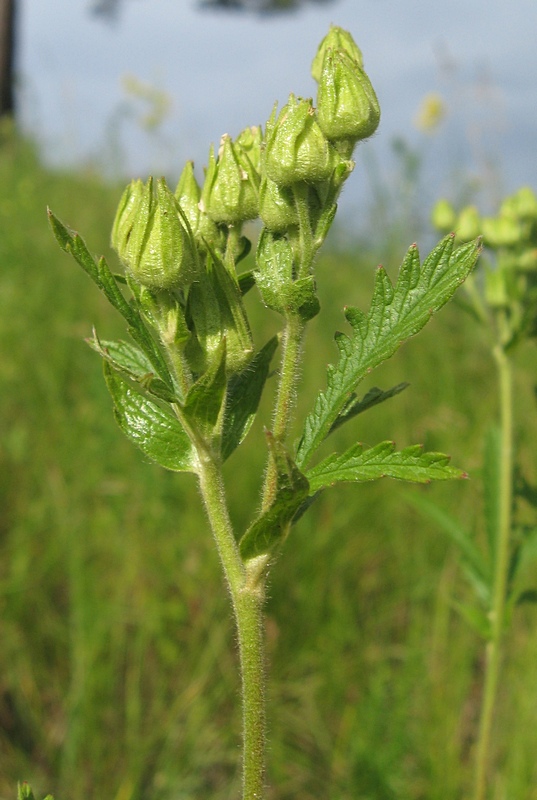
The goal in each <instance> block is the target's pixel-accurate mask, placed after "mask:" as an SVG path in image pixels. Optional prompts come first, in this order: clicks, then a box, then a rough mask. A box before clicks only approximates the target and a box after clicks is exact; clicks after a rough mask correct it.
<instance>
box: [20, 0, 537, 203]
mask: <svg viewBox="0 0 537 800" xmlns="http://www.w3.org/2000/svg"><path fill="white" fill-rule="evenodd" d="M88 9H89V0H47V2H43V0H23V5H22V14H21V19H20V35H19V40H20V49H19V65H20V66H19V71H20V75H19V85H20V102H21V106H22V118H23V121H24V125H25V127H26V128H27V129H28V130H30V131H32V132H33V133H35V134H37V135H38V136H39V140H40V142H41V144H42V148H43V152H44V154H45V155H46V158H47V159H48V160H49V161H50V162H51V163H53V164H61V163H66V162H67V163H69V164H71V163H88V162H90V163H94V164H96V165H97V166H99V167H102V168H106V169H107V170H109V171H111V172H113V173H115V174H122V175H126V176H129V177H130V176H131V175H144V174H147V173H148V172H154V173H164V174H166V175H167V176H169V178H170V180H171V181H172V182H173V181H174V180H175V179H176V178H177V177H178V175H179V172H180V171H181V168H182V164H183V163H184V161H185V160H186V159H189V158H191V159H194V161H195V162H196V166H197V168H198V170H199V171H200V174H201V167H202V166H203V165H204V164H205V163H206V159H207V152H208V146H209V144H210V143H211V142H217V141H218V139H219V137H220V135H221V134H222V133H224V132H228V133H230V134H231V135H235V134H237V133H238V132H239V131H240V130H241V129H242V128H243V127H246V125H250V124H256V123H264V121H265V120H266V119H267V117H268V115H269V114H270V111H271V108H272V105H273V102H274V101H275V100H278V101H279V102H280V103H284V102H285V101H286V99H287V96H288V94H289V92H290V91H293V92H295V93H296V94H301V95H303V96H309V95H311V94H312V93H314V83H313V80H312V79H311V77H310V76H309V65H310V61H311V58H312V56H313V55H314V53H315V50H316V46H317V44H318V42H319V41H320V39H321V38H322V37H323V35H324V34H325V32H326V31H327V29H328V26H329V24H330V22H334V23H336V24H338V25H341V26H343V27H345V28H347V29H348V30H350V31H351V32H352V33H353V35H354V36H355V38H356V40H357V41H358V43H359V45H360V47H361V48H362V50H363V52H364V58H365V66H366V70H367V72H368V73H369V75H370V77H371V80H372V82H373V85H374V86H375V88H376V90H377V94H378V96H379V100H380V103H381V108H382V120H381V126H380V128H379V131H378V132H377V134H376V135H375V137H374V138H373V139H372V140H371V141H369V142H366V143H364V144H362V145H361V147H360V152H359V153H358V157H357V169H356V172H355V175H354V176H353V177H352V178H351V181H352V183H351V184H350V186H349V189H348V190H347V192H346V194H345V197H344V198H343V201H342V202H343V205H344V207H346V208H347V210H348V211H349V210H354V209H356V208H357V207H359V206H360V204H361V202H362V200H363V195H364V193H365V192H366V191H369V189H368V180H369V179H368V178H367V177H366V175H367V174H370V173H371V164H372V162H373V161H374V162H375V163H378V164H380V165H382V166H381V168H380V174H381V177H380V179H378V180H379V182H380V183H386V185H389V184H390V182H391V181H393V182H397V180H398V179H397V174H398V172H397V170H398V168H397V162H396V159H394V157H393V153H392V149H391V143H392V141H393V139H394V137H402V138H403V139H404V140H405V141H406V142H407V143H408V144H409V145H410V146H411V147H415V148H417V149H419V150H420V152H422V153H423V154H424V156H423V158H424V164H423V175H422V180H423V185H424V202H429V199H432V198H434V196H436V195H437V194H438V193H439V192H448V193H450V194H452V195H453V194H456V193H457V192H458V191H459V190H461V185H458V182H457V180H456V179H454V177H453V176H454V174H455V173H456V172H457V170H458V169H459V168H462V169H464V171H465V175H466V179H467V176H468V175H470V176H472V177H474V178H475V180H476V181H477V182H478V183H479V185H480V186H481V187H482V188H483V191H484V195H485V196H488V198H489V200H490V201H491V202H492V201H493V200H494V199H495V198H496V196H497V195H499V194H500V193H501V192H502V191H510V190H513V189H515V188H516V187H517V186H519V185H521V184H522V183H526V184H527V183H529V184H530V185H532V186H533V187H534V188H536V189H537V154H536V150H537V147H536V144H537V80H536V78H537V47H536V37H537V2H536V0H454V2H447V1H446V2H438V3H434V2H431V0H335V1H334V2H332V3H330V2H328V3H324V4H315V3H312V4H311V5H310V4H307V5H306V6H305V7H304V9H303V10H302V11H300V12H299V13H295V14H291V15H281V16H270V17H266V16H265V17H260V16H253V15H245V14H241V13H229V12H228V13H225V12H220V13H217V12H214V11H212V12H209V11H204V12H202V11H200V10H199V9H198V8H197V6H196V3H195V2H194V0H123V6H122V11H121V13H120V16H119V19H118V21H117V23H115V24H107V23H106V22H104V21H103V20H101V19H98V18H96V17H94V16H92V15H91V14H90V13H89V10H88ZM125 75H133V76H135V77H136V78H137V79H138V80H140V81H144V82H147V83H150V84H152V85H153V86H155V87H157V88H158V89H159V90H161V91H164V92H165V93H166V95H167V97H168V98H169V100H170V102H171V108H170V110H169V112H168V114H167V116H166V117H165V120H164V122H163V123H162V125H160V126H159V127H158V129H157V130H156V131H153V132H147V131H146V130H145V129H144V127H143V122H142V121H141V117H142V116H143V112H144V110H145V106H144V103H143V101H141V100H140V99H136V98H133V97H132V96H129V95H128V94H127V93H126V92H125V90H124V88H123V86H122V79H123V78H124V76H125ZM432 91H435V92H440V94H441V95H442V96H443V98H444V100H445V103H446V107H447V112H448V113H447V117H446V119H445V121H444V122H443V123H442V125H441V126H440V127H439V128H438V130H437V131H436V132H435V133H434V134H433V135H426V134H424V133H423V132H420V131H419V130H418V129H417V128H416V126H415V122H414V120H415V116H416V113H417V110H418V107H419V106H420V103H421V101H422V99H423V97H424V96H425V95H426V94H427V93H428V92H432ZM459 184H460V181H459Z"/></svg>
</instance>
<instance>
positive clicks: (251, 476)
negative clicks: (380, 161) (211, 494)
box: [0, 128, 537, 800]
mask: <svg viewBox="0 0 537 800" xmlns="http://www.w3.org/2000/svg"><path fill="white" fill-rule="evenodd" d="M119 195H120V187H116V186H110V185H108V184H107V183H105V182H104V181H103V180H102V179H100V178H99V177H98V176H96V175H91V174H82V173H81V174H73V173H65V174H62V173H57V172H56V173H54V172H50V171H48V170H46V169H45V168H43V167H42V166H41V164H40V162H39V158H38V156H37V153H36V151H35V149H34V147H33V146H32V144H31V143H29V142H26V141H23V140H20V139H18V138H17V137H16V136H14V135H13V134H12V132H10V131H9V130H8V129H7V128H6V129H2V131H1V132H0V220H1V231H2V233H1V239H0V351H1V356H0V386H1V391H0V432H1V433H0V435H1V439H0V508H1V516H0V798H2V800H8V798H12V797H13V796H14V792H15V785H16V781H17V780H19V779H26V780H29V781H31V782H32V783H33V785H34V788H35V789H36V790H37V791H39V792H43V793H44V792H45V791H50V792H53V793H54V794H55V796H56V798H57V800H83V798H90V797H91V798H104V797H106V798H108V800H150V799H151V800H153V799H154V798H157V797H158V798H159V800H194V798H196V799H198V798H201V797H203V798H211V800H219V799H221V800H228V799H229V798H230V797H233V796H237V795H238V785H237V761H238V757H239V750H238V741H239V735H240V712H239V708H238V678H237V672H236V667H237V663H236V662H237V659H236V653H235V648H234V640H233V630H232V624H231V614H230V609H229V606H228V602H227V598H226V596H225V592H224V591H223V587H222V580H221V576H220V571H219V565H218V562H217V558H216V554H215V552H214V549H213V547H212V542H211V539H210V536H209V534H208V532H207V529H206V525H205V520H204V517H203V513H202V511H201V508H200V502H199V497H198V493H197V490H196V487H195V484H194V481H193V479H191V478H189V477H183V476H176V475H173V474H171V473H166V472H165V471H163V470H161V469H159V468H157V467H155V466H153V465H151V464H149V463H147V462H146V461H145V460H144V458H143V456H142V455H141V453H139V452H138V451H135V450H134V449H133V448H132V446H131V445H130V444H129V443H128V442H127V440H126V439H125V438H124V437H123V436H122V435H121V433H120V431H119V429H118V428H117V426H116V424H115V422H114V420H113V417H112V412H111V402H110V400H109V398H108V396H107V393H106V390H105V387H104V383H103V380H102V374H101V365H100V363H99V359H98V358H96V356H95V354H94V353H92V352H91V351H90V349H89V348H88V347H87V346H86V345H85V344H84V342H83V338H84V337H85V336H88V335H89V334H90V333H91V328H92V325H95V326H96V327H97V329H98V330H99V332H100V333H101V334H102V335H103V336H106V337H112V336H122V335H124V334H123V330H122V326H121V323H120V321H119V320H118V319H117V317H116V316H114V313H113V312H112V311H111V310H110V309H109V307H108V306H107V305H106V303H105V302H104V301H103V300H102V298H101V297H100V296H99V293H98V292H97V290H96V289H95V288H94V287H93V285H92V284H91V283H90V281H89V280H88V279H87V277H86V276H85V275H84V274H83V273H82V272H81V270H79V269H78V267H76V265H75V264H74V262H71V261H70V260H69V259H68V257H67V256H65V254H63V253H62V252H61V251H60V250H59V249H58V247H57V245H56V243H55V241H54V240H53V237H52V236H51V234H50V231H49V229H48V226H47V223H46V214H45V209H46V206H47V204H48V205H50V206H51V208H52V209H53V210H54V212H55V213H56V214H57V215H58V216H59V217H60V219H62V220H63V221H65V222H66V223H67V224H69V225H70V226H71V227H73V228H75V229H77V230H79V231H80V232H81V233H82V234H83V235H84V237H85V239H86V241H87V242H88V244H89V246H90V249H91V250H92V251H94V252H96V253H105V254H106V255H110V251H109V245H108V235H109V229H110V225H111V221H112V219H113V215H114V211H115V205H116V203H117V201H118V198H119ZM412 238H413V235H412V232H410V233H409V239H408V242H406V243H400V242H393V244H392V246H390V248H387V247H386V243H385V242H384V252H387V251H389V252H392V251H396V250H399V253H400V258H402V256H403V253H404V250H405V248H406V245H407V244H409V243H410V242H411V241H412ZM398 245H399V246H398ZM111 259H112V260H113V255H111ZM386 266H388V267H389V269H390V270H391V272H392V275H395V274H396V269H397V266H398V265H397V264H396V263H393V264H387V265H386ZM374 267H375V255H374V252H370V251H368V248H367V247H363V248H361V249H360V251H359V252H350V251H349V250H346V251H345V252H341V251H338V249H337V236H334V237H333V238H332V249H331V250H329V252H328V254H327V255H326V256H324V258H323V259H321V262H320V263H319V267H318V282H319V291H320V296H321V303H322V307H323V312H322V314H321V316H320V317H319V318H317V319H316V320H314V321H313V323H312V325H311V332H310V336H309V339H308V343H307V349H306V360H305V369H304V376H303V389H302V390H301V392H300V396H299V408H300V410H301V411H307V410H308V409H309V407H310V406H311V403H312V401H313V397H314V393H315V392H316V391H317V390H318V389H319V388H320V387H321V386H322V385H324V380H325V364H327V363H328V362H329V361H331V360H333V359H334V358H335V353H336V350H335V346H334V343H333V332H334V330H335V329H337V328H341V327H343V326H344V324H345V323H344V318H343V315H342V313H341V308H342V306H343V305H345V304H349V303H350V304H356V305H360V306H363V307H365V306H366V305H367V303H368V301H369V297H370V292H371V287H372V283H373V276H374ZM251 295H252V296H251V297H249V298H248V303H249V305H250V307H251V309H252V314H253V317H254V326H255V330H256V336H257V341H258V343H261V342H262V341H263V337H265V336H267V335H269V333H270V332H271V331H272V330H274V329H275V328H276V325H277V320H276V318H275V317H268V318H265V316H264V314H261V313H260V312H259V308H258V304H257V299H256V297H255V295H254V292H252V293H251ZM532 355H534V354H532V353H531V352H530V351H528V352H523V353H521V354H520V357H519V364H520V369H519V372H518V375H519V379H518V385H517V393H516V402H517V414H518V419H519V420H520V421H521V425H520V428H519V430H518V431H517V433H518V443H519V445H520V447H521V453H522V457H523V458H524V459H525V460H526V461H527V463H528V464H529V465H531V463H532V460H533V477H534V478H535V465H534V446H532V442H533V441H535V438H534V437H535V434H536V432H537V430H536V429H537V425H536V422H535V418H536V415H535V407H534V398H533V397H532V379H534V376H535V366H534V363H535V362H534V361H533V362H532ZM403 380H409V381H410V383H411V386H410V388H409V389H407V390H406V391H405V392H404V393H403V394H401V395H399V396H398V397H396V398H394V399H393V400H391V401H389V402H387V403H386V404H384V405H382V406H381V407H379V408H376V409H374V410H372V411H370V412H368V414H367V415H364V417H359V418H358V419H357V420H356V421H355V423H354V424H352V425H349V426H346V427H344V428H342V429H341V430H340V432H338V434H337V438H338V444H339V445H344V444H345V443H347V444H348V443H350V442H351V441H352V440H356V439H359V440H362V441H364V442H365V443H367V444H374V443H376V442H377V441H380V440H382V439H386V438H393V439H395V440H396V441H397V444H398V445H400V446H404V445H407V444H412V443H414V442H423V443H424V444H425V445H426V447H427V448H429V449H442V450H445V451H446V452H450V453H451V454H452V455H453V460H454V463H456V464H457V465H459V466H462V467H464V468H465V469H467V470H468V471H469V472H470V475H471V480H470V481H465V482H460V483H456V484H449V485H439V486H431V487H425V488H423V487H410V488H409V487H407V486H403V485H400V484H396V483H389V482H379V483H377V484H372V485H363V486H358V487H353V486H348V487H347V486H344V487H341V488H338V489H336V490H334V491H332V492H331V493H326V494H325V495H324V496H322V497H321V499H320V500H319V501H318V502H317V504H316V505H315V506H314V507H313V508H312V509H311V511H310V512H308V514H307V515H306V516H305V517H304V518H303V519H302V520H301V521H300V523H299V524H298V525H297V527H296V529H295V530H294V532H293V535H292V536H291V537H290V539H289V541H288V543H287V545H286V548H285V552H284V554H283V557H282V558H281V560H280V562H279V563H278V564H277V565H276V566H275V568H274V570H273V574H272V577H271V581H270V596H269V600H268V604H267V638H268V662H269V674H270V679H269V686H268V695H269V730H270V751H269V759H270V764H269V781H270V784H271V786H272V787H273V788H272V789H271V791H270V793H269V798H270V800H291V798H293V799H296V798H300V800H359V799H360V798H364V799H365V798H367V799H368V800H369V799H370V800H392V798H401V800H407V799H408V800H420V799H421V798H423V799H424V800H425V798H427V800H456V798H461V797H462V796H465V795H467V793H468V787H469V782H470V779H471V767H472V744H473V738H474V735H475V725H476V718H477V711H478V703H479V680H480V674H481V668H482V663H481V659H482V647H481V644H480V642H478V641H477V640H476V638H475V637H474V635H473V634H472V633H471V632H470V631H469V630H467V628H466V627H465V625H464V623H463V622H461V621H460V620H459V618H458V617H457V616H456V614H455V613H454V611H453V610H452V606H451V601H452V599H453V598H454V597H455V596H457V597H461V596H464V592H465V587H464V583H463V582H462V580H461V579H460V573H459V570H458V565H457V563H456V556H455V554H454V552H453V551H452V550H451V548H450V547H449V545H448V544H447V543H446V542H445V540H444V539H443V538H442V536H441V534H440V533H439V532H438V531H435V530H434V529H433V528H432V527H431V525H430V524H429V523H428V522H427V521H425V520H424V519H423V518H420V517H419V516H418V515H417V513H416V512H415V511H414V510H413V508H412V506H411V504H410V503H409V502H408V500H407V498H408V494H409V492H410V493H412V492H424V493H426V494H427V495H428V496H429V497H431V498H433V499H435V501H436V502H438V503H439V504H440V505H442V506H443V507H444V508H446V509H448V510H450V511H451V512H452V513H456V514H457V515H459V516H460V517H461V518H463V519H466V520H467V524H468V525H473V526H475V527H476V529H477V530H478V535H479V530H480V513H481V490H480V482H479V475H478V473H479V467H480V463H481V451H482V441H483V435H484V432H485V430H486V428H487V426H488V424H489V422H490V420H491V418H492V417H493V416H494V414H495V412H496V403H495V397H494V391H495V388H494V373H493V367H492V363H491V360H490V358H489V357H488V352H487V343H486V341H485V340H484V339H483V338H482V334H481V333H480V332H479V331H478V330H477V329H476V327H475V326H474V324H473V323H472V322H471V320H469V319H468V318H467V317H466V316H465V314H464V313H463V311H462V310H461V309H460V308H458V307H457V305H456V304H455V303H452V304H451V305H450V306H449V307H448V308H447V309H444V310H443V311H442V312H441V313H440V315H439V316H438V317H437V318H435V319H434V320H433V321H432V322H431V323H430V325H429V326H428V328H427V329H426V330H425V331H424V332H423V333H422V334H421V335H420V336H419V337H418V338H417V339H416V340H414V341H412V342H411V343H409V344H407V345H406V346H405V347H404V348H403V349H402V350H401V351H400V353H399V354H398V355H397V356H396V358H395V359H394V360H393V361H392V362H391V363H389V364H387V365H385V366H383V367H382V368H381V369H379V370H378V371H377V372H376V373H375V374H374V375H373V376H372V378H371V382H370V383H369V384H368V385H364V386H363V387H362V389H363V391H365V390H366V389H367V388H368V386H372V385H380V386H382V387H383V388H388V387H389V386H391V385H394V384H395V383H398V382H400V381H403ZM269 400H270V398H267V400H266V401H265V403H264V405H263V408H262V412H263V413H262V414H261V415H260V416H261V417H264V419H260V420H259V421H258V422H256V425H255V426H254V429H253V430H252V432H251V434H250V436H249V439H248V440H247V442H246V443H245V445H244V460H243V461H241V456H234V457H233V458H232V459H230V463H229V466H228V470H227V481H228V485H229V489H230V502H231V508H232V513H233V516H234V519H235V520H236V521H237V525H238V528H239V529H240V528H241V527H244V525H245V524H246V523H247V521H248V519H249V516H250V514H251V513H252V509H253V508H255V505H256V503H257V496H256V491H257V488H258V482H259V478H258V476H259V474H260V471H261V470H262V466H263V461H264V456H263V447H262V446H260V436H261V433H262V424H263V423H265V424H267V423H268V420H269V417H268V416H267V415H268V414H269V413H270V412H269V408H270V404H269ZM335 438H336V437H334V441H333V442H332V443H331V444H332V446H334V445H335V443H336V442H335ZM241 449H242V448H241ZM534 631H535V612H533V611H532V610H531V609H528V610H525V611H524V613H520V614H519V615H518V616H517V617H516V618H515V624H514V626H513V629H512V632H511V633H510V637H509V653H508V657H507V658H506V663H505V671H504V679H503V682H502V687H501V696H500V702H499V712H498V718H497V720H496V727H495V741H494V747H495V763H494V766H495V768H497V769H498V770H499V771H500V772H501V774H502V776H503V777H502V779H501V780H498V781H497V782H496V788H495V790H494V794H493V797H494V798H495V799H496V798H498V800H499V799H500V798H517V800H521V799H522V798H527V799H528V800H531V799H532V798H537V789H536V788H535V787H536V786H537V763H536V760H535V752H537V725H536V724H535V721H536V720H535V709H536V708H537V680H536V678H537V637H535V632H534Z"/></svg>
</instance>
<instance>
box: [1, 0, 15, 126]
mask: <svg viewBox="0 0 537 800" xmlns="http://www.w3.org/2000/svg"><path fill="white" fill-rule="evenodd" d="M15 5H16V0H0V116H5V115H6V114H9V115H14V113H15V91H14V83H15Z"/></svg>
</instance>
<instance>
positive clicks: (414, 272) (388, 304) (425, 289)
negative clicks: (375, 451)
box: [296, 236, 481, 467]
mask: <svg viewBox="0 0 537 800" xmlns="http://www.w3.org/2000/svg"><path fill="white" fill-rule="evenodd" d="M480 250H481V244H480V242H479V240H478V241H476V242H470V243H469V244H466V245H463V246H462V247H460V248H459V249H458V250H456V251H455V252H453V237H452V236H446V237H445V238H444V239H443V240H442V241H441V242H440V244H438V245H437V247H435V249H434V250H433V251H432V253H431V254H430V255H429V256H428V257H427V258H426V259H425V261H424V262H423V264H422V265H421V266H420V259H419V253H418V249H417V247H416V246H415V245H413V246H412V247H411V248H410V249H409V251H408V253H407V255H406V257H405V260H404V261H403V264H402V266H401V269H400V271H399V276H398V279H397V283H396V284H395V286H393V285H392V282H391V281H390V279H389V277H388V275H387V274H386V272H385V270H384V269H383V268H382V267H379V268H378V270H377V277H376V281H375V289H374V293H373V299H372V301H371V306H370V309H369V312H368V313H367V314H366V313H364V312H363V311H360V310H359V309H357V308H347V309H346V311H345V316H346V318H347V321H348V322H349V323H350V325H351V327H352V329H353V332H352V336H350V337H349V336H346V335H344V334H342V333H339V334H336V344H337V346H338V350H339V356H340V357H339V362H338V364H337V365H336V366H329V367H328V376H327V388H326V390H325V391H324V392H321V393H320V394H319V395H318V397H317V399H316V401H315V405H314V408H313V411H312V412H311V413H310V414H309V415H308V417H307V418H306V422H305V425H304V433H303V435H302V438H301V440H300V443H299V446H298V451H297V456H296V461H297V464H298V466H299V467H302V466H303V465H305V464H307V463H308V462H309V460H310V459H311V457H312V455H313V453H314V452H315V450H316V449H317V448H318V447H319V445H320V444H321V443H322V442H323V441H324V439H325V438H326V437H327V436H328V434H329V433H330V430H331V428H332V426H333V424H334V423H335V422H336V420H337V418H338V417H339V415H340V413H341V411H342V409H344V408H345V406H346V404H347V402H348V399H349V397H350V395H351V394H352V393H353V392H354V391H355V390H356V387H357V386H358V384H359V383H360V381H362V380H363V378H364V377H365V376H366V375H369V373H370V372H371V370H372V369H374V368H375V367H377V366H378V365H379V364H381V363H382V362H383V361H386V359H388V358H390V356H392V355H393V354H394V353H395V352H396V350H398V348H399V347H400V346H401V345H402V344H403V342H404V341H405V340H406V339H408V338H410V337H411V336H413V335H414V334H416V333H418V332H419V331H420V330H421V329H422V328H423V327H424V325H425V324H426V323H427V322H428V321H429V319H430V318H431V317H432V315H433V314H434V312H435V311H437V310H438V309H440V308H441V307H442V306H443V305H444V304H445V303H446V302H447V301H448V300H449V299H450V297H451V296H452V295H453V294H454V293H455V290H456V289H457V287H458V286H459V285H460V284H461V283H462V282H463V281H464V279H465V278H466V276H467V275H468V274H469V273H470V272H471V270H472V269H473V268H474V266H475V263H476V261H477V258H478V256H479V252H480Z"/></svg>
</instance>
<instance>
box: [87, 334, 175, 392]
mask: <svg viewBox="0 0 537 800" xmlns="http://www.w3.org/2000/svg"><path fill="white" fill-rule="evenodd" d="M86 341H87V343H88V344H89V346H90V347H91V348H92V350H95V352H96V353H99V355H100V356H101V357H102V358H104V360H105V361H108V363H109V364H110V365H111V366H112V367H113V368H114V369H115V370H117V371H118V372H121V373H123V374H124V375H126V376H127V377H128V378H130V379H131V380H133V381H135V382H136V383H139V384H140V385H141V386H142V387H143V388H144V389H145V390H146V391H148V392H149V393H150V394H153V395H155V397H158V398H160V399H162V400H166V402H168V403H173V402H174V401H175V400H176V398H175V397H174V395H173V394H172V393H171V392H170V390H169V389H168V386H167V385H166V384H165V383H164V381H163V380H161V379H160V378H157V377H156V376H155V373H154V370H153V365H152V364H151V362H150V361H149V359H148V358H147V356H146V355H145V353H143V352H142V350H140V349H139V348H138V347H136V346H135V345H133V344H130V342H124V341H123V340H121V339H120V340H119V341H117V342H113V341H108V340H101V339H99V337H98V336H97V333H96V332H95V331H93V338H91V339H87V340H86Z"/></svg>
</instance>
